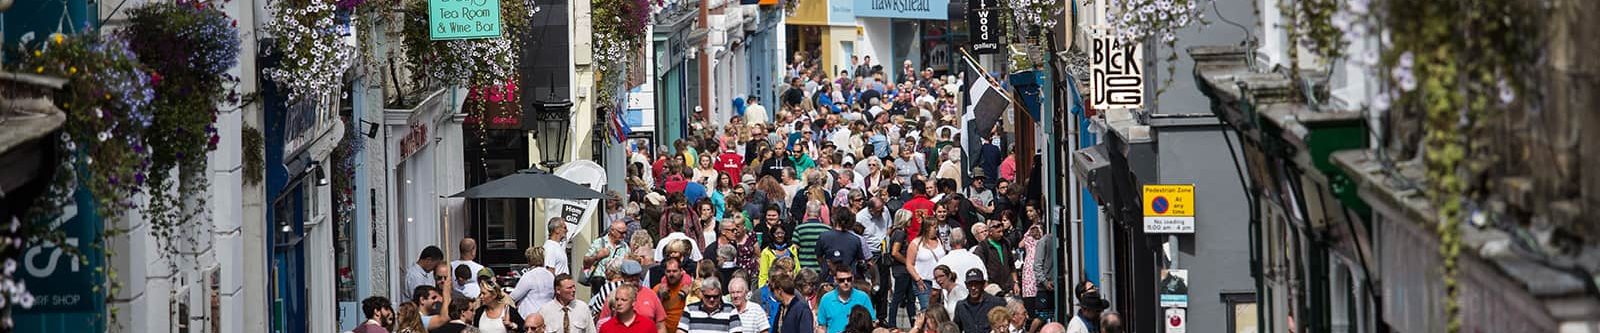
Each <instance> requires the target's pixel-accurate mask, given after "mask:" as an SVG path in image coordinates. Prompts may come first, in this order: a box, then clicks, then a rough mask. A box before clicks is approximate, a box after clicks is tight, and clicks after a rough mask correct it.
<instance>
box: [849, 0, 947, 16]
mask: <svg viewBox="0 0 1600 333" xmlns="http://www.w3.org/2000/svg"><path fill="white" fill-rule="evenodd" d="M855 9H856V16H860V17H885V18H897V19H917V20H945V19H949V18H950V0H855Z"/></svg>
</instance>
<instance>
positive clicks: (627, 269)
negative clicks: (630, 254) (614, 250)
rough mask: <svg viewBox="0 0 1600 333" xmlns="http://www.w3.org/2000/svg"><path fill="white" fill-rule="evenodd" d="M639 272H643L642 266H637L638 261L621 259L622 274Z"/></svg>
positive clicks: (629, 274) (631, 274) (630, 274)
mask: <svg viewBox="0 0 1600 333" xmlns="http://www.w3.org/2000/svg"><path fill="white" fill-rule="evenodd" d="M640 273H644V267H642V266H639V262H638V261H633V260H623V261H622V275H628V276H633V275H639V274H640Z"/></svg>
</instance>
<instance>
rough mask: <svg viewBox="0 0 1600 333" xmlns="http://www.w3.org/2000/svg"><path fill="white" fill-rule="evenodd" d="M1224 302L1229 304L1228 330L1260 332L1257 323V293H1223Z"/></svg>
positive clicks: (1243, 332) (1237, 332)
mask: <svg viewBox="0 0 1600 333" xmlns="http://www.w3.org/2000/svg"><path fill="white" fill-rule="evenodd" d="M1222 302H1223V303H1224V304H1227V305H1228V309H1229V311H1228V332H1233V333H1255V332H1260V331H1261V330H1260V326H1259V325H1257V318H1256V316H1257V314H1258V312H1256V306H1257V303H1256V294H1255V293H1237V294H1222Z"/></svg>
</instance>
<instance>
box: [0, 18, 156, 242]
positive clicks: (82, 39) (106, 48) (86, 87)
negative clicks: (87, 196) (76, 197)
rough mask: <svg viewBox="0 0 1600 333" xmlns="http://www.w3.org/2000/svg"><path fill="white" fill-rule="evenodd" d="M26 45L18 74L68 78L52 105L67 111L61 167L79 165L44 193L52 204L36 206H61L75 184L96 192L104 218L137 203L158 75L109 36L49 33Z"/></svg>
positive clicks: (145, 171) (146, 168) (145, 170)
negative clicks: (134, 200)
mask: <svg viewBox="0 0 1600 333" xmlns="http://www.w3.org/2000/svg"><path fill="white" fill-rule="evenodd" d="M24 44H25V45H27V44H28V42H26V41H24ZM30 48H32V49H33V51H30V52H27V54H26V56H24V57H22V59H21V61H20V67H21V68H18V71H22V72H27V73H34V74H42V75H50V76H57V77H63V78H66V79H67V80H68V84H67V87H68V88H67V90H66V91H64V92H63V93H61V94H58V95H57V96H56V98H55V102H56V106H57V107H59V108H61V110H63V111H65V112H66V114H67V122H66V124H65V125H64V126H63V127H64V128H65V130H64V131H63V134H62V140H61V141H60V144H61V147H60V148H61V150H62V152H63V153H62V154H61V155H62V156H64V160H63V161H62V166H63V168H64V169H68V170H70V169H72V168H73V166H81V170H80V171H81V172H80V173H79V174H78V175H76V177H72V176H67V177H58V179H57V182H55V184H53V187H52V189H51V190H50V195H46V196H45V197H46V198H47V200H49V201H50V202H47V203H41V204H38V205H35V207H38V208H43V209H50V210H55V209H59V208H60V207H63V206H65V204H66V202H67V201H68V200H71V198H70V197H68V195H67V194H68V193H71V192H72V188H73V187H74V186H76V185H75V184H73V183H74V182H81V183H83V184H84V185H86V186H85V187H87V188H88V189H89V191H90V192H92V193H93V194H94V197H95V199H96V200H97V201H98V205H97V206H98V207H97V209H98V210H99V213H100V214H101V216H106V217H108V218H110V217H115V216H122V213H123V212H124V211H125V210H126V209H128V208H132V207H133V206H134V203H133V200H132V197H133V194H135V193H138V192H140V187H141V186H142V184H143V183H144V182H145V177H147V176H148V171H149V168H150V148H149V147H148V146H146V143H145V133H146V129H147V128H149V127H150V124H151V122H153V120H154V117H153V116H152V114H151V110H150V104H151V101H152V100H153V99H154V98H155V91H154V89H152V88H151V84H152V83H153V81H157V80H159V76H152V75H150V73H148V72H146V70H145V69H144V67H143V66H142V65H140V64H139V62H138V59H137V58H135V57H134V55H133V53H132V52H130V51H129V50H128V45H127V43H126V42H125V41H124V40H122V39H121V38H118V37H116V36H114V35H113V36H108V37H100V36H95V35H81V36H66V35H62V34H54V35H51V36H50V37H48V38H46V40H45V41H44V42H43V43H39V45H37V46H35V47H30ZM62 174H64V175H70V173H62ZM73 178H76V180H74V179H73ZM51 215H53V214H51ZM43 216H49V215H43Z"/></svg>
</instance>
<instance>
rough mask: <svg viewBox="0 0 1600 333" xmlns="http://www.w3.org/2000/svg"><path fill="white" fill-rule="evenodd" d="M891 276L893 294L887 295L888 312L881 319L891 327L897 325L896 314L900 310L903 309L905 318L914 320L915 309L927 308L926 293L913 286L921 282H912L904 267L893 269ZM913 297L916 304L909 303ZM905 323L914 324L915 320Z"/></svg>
mask: <svg viewBox="0 0 1600 333" xmlns="http://www.w3.org/2000/svg"><path fill="white" fill-rule="evenodd" d="M893 275H894V292H893V293H891V294H890V295H889V309H888V310H889V312H888V313H887V316H884V317H883V319H884V320H883V321H884V322H885V323H888V324H889V325H891V326H892V325H896V323H898V319H899V317H898V316H897V314H898V313H899V312H900V309H901V308H905V310H906V316H907V318H916V315H917V309H925V308H927V307H928V305H927V304H928V295H927V293H925V292H921V291H919V290H917V285H914V284H913V283H922V281H912V280H911V273H910V272H907V271H906V269H905V267H896V268H894V272H893ZM913 297H915V298H916V299H917V300H918V303H912V302H911V299H912V298H913ZM918 304H921V307H918ZM907 321H908V322H916V321H915V320H907Z"/></svg>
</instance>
